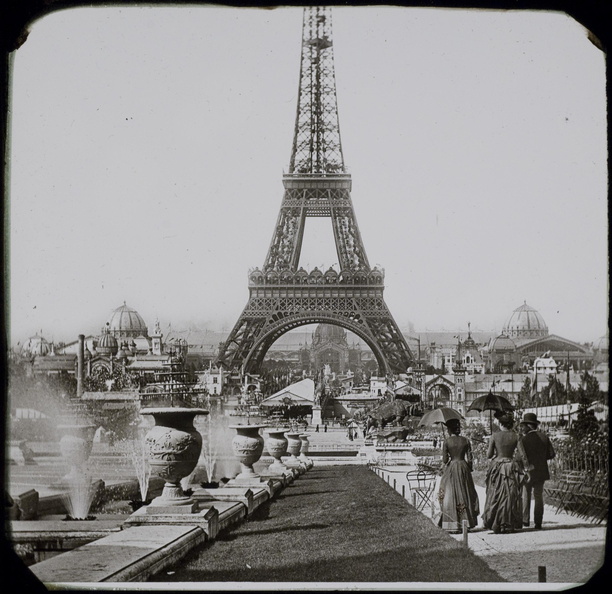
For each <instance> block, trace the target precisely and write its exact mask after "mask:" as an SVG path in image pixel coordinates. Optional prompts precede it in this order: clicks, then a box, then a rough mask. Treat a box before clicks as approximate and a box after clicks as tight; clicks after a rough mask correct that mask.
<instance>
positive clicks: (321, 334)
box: [313, 324, 346, 344]
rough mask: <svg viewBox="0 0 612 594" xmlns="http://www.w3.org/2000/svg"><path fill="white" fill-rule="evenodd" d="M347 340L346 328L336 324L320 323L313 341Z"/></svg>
mask: <svg viewBox="0 0 612 594" xmlns="http://www.w3.org/2000/svg"><path fill="white" fill-rule="evenodd" d="M344 341H346V330H345V329H344V328H342V327H341V326H336V325H334V324H319V325H318V326H317V328H316V330H315V331H314V336H313V343H315V344H317V343H321V342H344Z"/></svg>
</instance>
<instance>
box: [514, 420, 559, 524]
mask: <svg viewBox="0 0 612 594" xmlns="http://www.w3.org/2000/svg"><path fill="white" fill-rule="evenodd" d="M521 443H522V445H523V449H524V450H525V455H526V457H527V465H526V467H525V470H526V471H527V473H528V476H529V481H528V482H527V483H526V484H525V485H523V525H525V526H528V525H529V510H530V507H531V491H532V490H533V500H534V508H533V522H534V524H535V527H536V528H541V527H542V518H543V517H544V481H547V480H548V479H549V478H550V472H549V470H548V460H551V459H552V458H554V457H555V450H554V449H553V446H552V443H550V439H548V436H547V435H546V434H545V433H542V432H541V431H538V430H536V429H532V430H531V431H529V433H527V434H526V435H523V437H522V438H521Z"/></svg>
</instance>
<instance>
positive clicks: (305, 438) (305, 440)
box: [298, 433, 313, 468]
mask: <svg viewBox="0 0 612 594" xmlns="http://www.w3.org/2000/svg"><path fill="white" fill-rule="evenodd" d="M308 437H309V436H308V434H306V433H302V434H301V435H300V440H301V441H302V448H301V450H300V455H299V457H298V460H300V462H303V463H304V464H306V466H307V467H308V468H311V467H312V465H313V462H312V460H311V459H310V458H309V457H308V456H307V455H306V454H308V448H309V447H310V442H309V441H308Z"/></svg>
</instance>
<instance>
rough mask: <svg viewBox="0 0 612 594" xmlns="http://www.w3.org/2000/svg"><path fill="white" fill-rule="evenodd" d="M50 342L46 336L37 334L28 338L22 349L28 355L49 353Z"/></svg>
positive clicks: (23, 353) (22, 352)
mask: <svg viewBox="0 0 612 594" xmlns="http://www.w3.org/2000/svg"><path fill="white" fill-rule="evenodd" d="M50 350H51V349H50V347H49V343H48V342H47V340H46V339H45V338H43V337H42V336H39V335H38V334H35V335H34V336H31V337H30V338H28V340H27V341H26V342H25V344H24V345H23V347H22V349H21V354H22V355H24V356H26V357H28V356H33V355H47V354H48V353H49V351H50Z"/></svg>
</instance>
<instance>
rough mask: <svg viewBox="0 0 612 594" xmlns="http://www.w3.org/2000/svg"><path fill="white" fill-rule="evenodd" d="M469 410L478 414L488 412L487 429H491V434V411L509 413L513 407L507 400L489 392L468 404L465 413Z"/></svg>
mask: <svg viewBox="0 0 612 594" xmlns="http://www.w3.org/2000/svg"><path fill="white" fill-rule="evenodd" d="M471 410H476V411H478V412H484V411H485V410H488V411H489V428H490V429H491V433H493V418H492V415H491V411H497V412H511V411H513V410H514V406H512V404H511V403H510V401H509V400H508V399H507V398H504V397H503V396H500V395H499V394H493V392H491V390H489V393H488V394H487V395H486V396H479V397H478V398H476V399H475V400H474V401H473V402H472V404H470V406H469V408H468V409H467V411H468V412H470V411H471Z"/></svg>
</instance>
